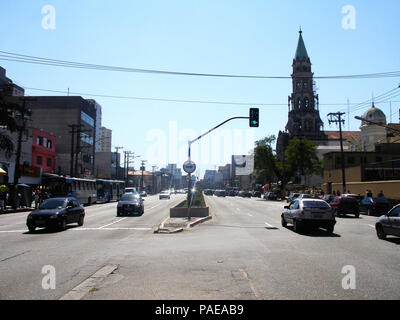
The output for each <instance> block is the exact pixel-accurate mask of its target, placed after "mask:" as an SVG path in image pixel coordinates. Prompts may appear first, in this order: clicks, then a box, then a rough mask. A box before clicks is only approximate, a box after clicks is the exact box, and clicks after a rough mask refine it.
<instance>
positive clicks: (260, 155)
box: [254, 135, 276, 184]
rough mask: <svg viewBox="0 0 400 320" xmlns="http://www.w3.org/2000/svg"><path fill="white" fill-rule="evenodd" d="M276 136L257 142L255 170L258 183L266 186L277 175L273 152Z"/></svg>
mask: <svg viewBox="0 0 400 320" xmlns="http://www.w3.org/2000/svg"><path fill="white" fill-rule="evenodd" d="M274 142H275V136H274V135H271V136H267V137H265V138H264V139H261V140H258V141H256V142H255V148H254V169H255V170H256V183H257V184H265V183H266V182H270V181H272V180H273V178H274V177H275V176H276V175H275V169H276V168H275V167H276V166H275V155H274V153H273V150H272V147H271V145H272V143H274Z"/></svg>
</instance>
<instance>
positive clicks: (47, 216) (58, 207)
mask: <svg viewBox="0 0 400 320" xmlns="http://www.w3.org/2000/svg"><path fill="white" fill-rule="evenodd" d="M84 219H85V208H84V207H83V206H82V205H81V204H80V203H79V202H78V200H76V199H75V198H73V197H59V198H51V199H47V200H46V201H44V202H43V203H42V204H41V205H40V207H39V209H37V210H35V211H32V212H31V213H30V214H29V215H28V217H27V219H26V225H27V227H28V229H29V231H30V232H34V231H35V230H36V228H59V229H60V230H65V229H66V228H67V224H70V223H78V225H79V226H82V225H83V221H84Z"/></svg>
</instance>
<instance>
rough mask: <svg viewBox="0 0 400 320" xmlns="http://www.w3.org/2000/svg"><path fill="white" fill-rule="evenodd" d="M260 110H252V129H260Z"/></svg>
mask: <svg viewBox="0 0 400 320" xmlns="http://www.w3.org/2000/svg"><path fill="white" fill-rule="evenodd" d="M258 117H259V110H258V108H250V117H249V118H250V127H258V126H259V120H258Z"/></svg>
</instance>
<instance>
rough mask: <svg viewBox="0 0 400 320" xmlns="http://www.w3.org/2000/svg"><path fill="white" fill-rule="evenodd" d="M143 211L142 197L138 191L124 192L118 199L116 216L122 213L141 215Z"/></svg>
mask: <svg viewBox="0 0 400 320" xmlns="http://www.w3.org/2000/svg"><path fill="white" fill-rule="evenodd" d="M143 213H144V205H143V199H142V198H141V196H140V195H139V193H125V194H124V195H122V197H121V199H120V200H119V201H118V205H117V216H120V215H122V214H137V215H140V216H141V215H143Z"/></svg>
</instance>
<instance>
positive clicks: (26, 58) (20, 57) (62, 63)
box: [0, 50, 400, 79]
mask: <svg viewBox="0 0 400 320" xmlns="http://www.w3.org/2000/svg"><path fill="white" fill-rule="evenodd" d="M0 60H5V61H13V62H20V63H30V64H39V65H49V66H57V67H66V68H80V69H91V70H103V71H115V72H135V73H149V74H163V75H176V76H196V77H222V78H248V79H291V76H266V75H238V74H216V73H195V72H178V71H166V70H153V69H142V68H127V67H117V66H107V65H99V64H89V63H81V62H74V61H66V60H58V59H49V58H42V57H36V56H30V55H24V54H19V53H13V52H7V51H1V50H0ZM309 77H313V75H310V76H309ZM389 77H400V71H390V72H378V73H368V74H352V75H334V76H315V77H313V78H314V79H371V78H389Z"/></svg>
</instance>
